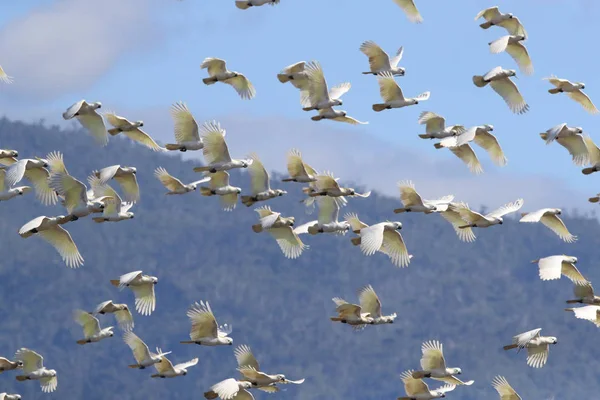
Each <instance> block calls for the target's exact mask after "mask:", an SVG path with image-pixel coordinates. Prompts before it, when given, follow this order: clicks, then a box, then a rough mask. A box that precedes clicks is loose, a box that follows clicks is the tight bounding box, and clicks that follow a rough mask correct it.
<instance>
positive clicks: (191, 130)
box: [170, 102, 200, 143]
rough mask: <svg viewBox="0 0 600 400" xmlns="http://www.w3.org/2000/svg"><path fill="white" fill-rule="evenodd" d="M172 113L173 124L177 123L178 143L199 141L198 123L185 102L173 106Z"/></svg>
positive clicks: (176, 135) (176, 136)
mask: <svg viewBox="0 0 600 400" xmlns="http://www.w3.org/2000/svg"><path fill="white" fill-rule="evenodd" d="M170 111H171V117H172V118H173V122H175V140H176V141H177V143H183V142H192V141H199V140H200V133H199V131H198V129H199V128H198V123H197V122H196V120H195V119H194V116H193V115H192V113H191V111H190V110H189V109H188V107H187V105H186V104H185V103H183V102H177V103H175V104H173V105H172V106H171V110H170Z"/></svg>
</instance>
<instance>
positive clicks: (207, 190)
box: [200, 186, 213, 196]
mask: <svg viewBox="0 0 600 400" xmlns="http://www.w3.org/2000/svg"><path fill="white" fill-rule="evenodd" d="M200 194H201V195H202V196H212V195H213V192H212V189H211V188H208V187H206V186H200Z"/></svg>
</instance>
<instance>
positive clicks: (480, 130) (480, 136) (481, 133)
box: [434, 124, 508, 167]
mask: <svg viewBox="0 0 600 400" xmlns="http://www.w3.org/2000/svg"><path fill="white" fill-rule="evenodd" d="M493 130H494V126H493V125H488V124H486V125H479V126H474V127H472V128H469V129H467V130H465V131H464V132H462V133H461V134H459V135H457V136H454V137H447V138H445V139H442V140H441V141H440V143H436V144H435V145H434V146H435V148H436V149H440V148H443V147H448V148H452V147H460V146H463V145H465V144H467V143H470V142H474V143H475V144H476V145H478V146H479V147H481V148H483V149H484V150H485V151H486V152H487V153H488V154H489V156H490V158H491V159H492V162H493V163H494V164H496V165H498V166H500V167H503V166H505V165H506V163H507V161H508V160H507V159H506V156H505V155H504V151H502V147H500V143H498V139H497V138H496V136H494V135H492V134H491V133H490V132H492V131H493Z"/></svg>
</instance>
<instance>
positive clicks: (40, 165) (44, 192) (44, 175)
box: [7, 157, 58, 206]
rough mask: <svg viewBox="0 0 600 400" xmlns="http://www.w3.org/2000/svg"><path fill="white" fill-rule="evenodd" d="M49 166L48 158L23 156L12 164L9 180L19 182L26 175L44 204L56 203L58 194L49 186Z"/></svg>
mask: <svg viewBox="0 0 600 400" xmlns="http://www.w3.org/2000/svg"><path fill="white" fill-rule="evenodd" d="M48 167H49V164H48V160H47V159H44V158H39V157H36V158H22V159H20V160H18V161H17V162H15V163H13V164H12V165H11V169H10V172H11V176H10V177H9V181H13V182H19V181H20V180H21V179H22V177H23V176H24V177H25V178H26V179H27V180H28V181H29V182H31V183H32V184H33V188H34V189H35V194H36V197H37V198H38V200H39V201H40V202H41V203H42V204H43V205H45V206H49V205H52V204H56V202H57V201H58V196H57V195H56V193H55V191H54V190H52V189H51V188H50V186H49V182H48V178H49V177H50V171H48V169H47V168H48ZM7 172H8V171H7ZM12 174H15V176H12ZM19 176H20V177H19Z"/></svg>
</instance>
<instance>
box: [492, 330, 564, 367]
mask: <svg viewBox="0 0 600 400" xmlns="http://www.w3.org/2000/svg"><path fill="white" fill-rule="evenodd" d="M541 330H542V328H538V329H534V330H531V331H528V332H525V333H521V334H519V335H516V336H514V337H513V342H512V344H509V345H508V346H504V350H511V349H517V348H518V350H519V351H520V350H521V349H527V365H529V366H530V367H533V368H542V367H543V366H544V365H546V361H548V352H549V351H550V345H551V344H556V343H558V339H557V338H555V337H553V336H541V335H540V332H541Z"/></svg>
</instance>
